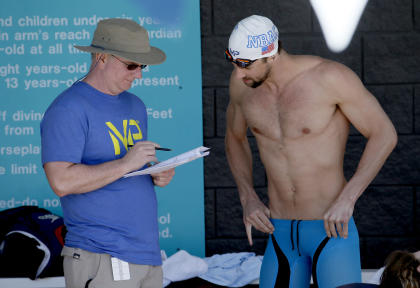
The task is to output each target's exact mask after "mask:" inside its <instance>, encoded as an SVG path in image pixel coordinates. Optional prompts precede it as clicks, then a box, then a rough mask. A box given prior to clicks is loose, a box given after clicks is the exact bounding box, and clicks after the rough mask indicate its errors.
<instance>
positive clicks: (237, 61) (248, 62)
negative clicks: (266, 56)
mask: <svg viewBox="0 0 420 288" xmlns="http://www.w3.org/2000/svg"><path fill="white" fill-rule="evenodd" d="M225 57H226V60H227V61H229V62H232V63H235V64H236V65H238V67H241V68H246V67H248V66H249V65H251V64H252V63H254V62H255V61H257V60H249V59H240V58H236V59H233V56H232V54H230V52H229V49H226V50H225Z"/></svg>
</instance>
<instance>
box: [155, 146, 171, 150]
mask: <svg viewBox="0 0 420 288" xmlns="http://www.w3.org/2000/svg"><path fill="white" fill-rule="evenodd" d="M155 150H161V151H172V149H169V148H163V147H155Z"/></svg>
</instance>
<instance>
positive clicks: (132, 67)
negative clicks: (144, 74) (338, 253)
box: [111, 54, 147, 71]
mask: <svg viewBox="0 0 420 288" xmlns="http://www.w3.org/2000/svg"><path fill="white" fill-rule="evenodd" d="M111 56H112V57H114V58H115V59H117V60H118V61H120V62H121V63H123V64H125V65H126V66H127V67H126V68H127V70H130V71H133V70H136V69H137V67H140V70H143V69H144V68H146V67H147V65H145V64H141V65H138V64H134V63H131V64H130V63H125V62H124V61H122V60H121V59H120V58H118V57H117V56H114V55H112V54H111Z"/></svg>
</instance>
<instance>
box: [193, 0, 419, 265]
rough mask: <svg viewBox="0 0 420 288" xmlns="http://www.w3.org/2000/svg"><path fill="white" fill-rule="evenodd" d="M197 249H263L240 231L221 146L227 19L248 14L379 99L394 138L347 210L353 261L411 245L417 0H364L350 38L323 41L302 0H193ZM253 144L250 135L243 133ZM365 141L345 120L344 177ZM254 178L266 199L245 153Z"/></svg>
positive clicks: (415, 195) (259, 171)
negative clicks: (201, 188) (198, 123)
mask: <svg viewBox="0 0 420 288" xmlns="http://www.w3.org/2000/svg"><path fill="white" fill-rule="evenodd" d="M200 5H201V33H202V37H201V40H202V41H201V43H202V73H203V119H204V124H203V125H204V143H205V145H206V146H207V147H211V148H212V150H211V156H210V157H207V158H206V159H205V162H204V163H205V165H204V167H205V207H206V211H205V212H206V254H207V256H211V255H213V254H216V253H229V252H239V251H254V252H256V253H257V254H263V252H264V247H265V242H266V236H265V235H264V234H262V233H258V232H255V231H254V233H253V235H254V240H255V241H254V242H255V244H254V246H253V247H250V246H249V245H248V243H247V240H246V234H245V230H244V226H243V224H242V208H241V206H240V203H239V200H238V195H237V190H236V186H235V183H234V181H233V178H232V175H231V173H230V171H229V168H228V165H227V162H226V156H225V152H224V143H223V142H224V135H225V109H226V105H227V103H228V100H229V95H228V79H229V75H230V72H231V70H232V66H231V65H230V64H228V63H226V62H225V60H224V55H223V51H224V49H225V48H226V46H227V42H228V38H229V34H230V32H231V31H232V29H233V27H234V25H235V24H236V23H237V22H238V21H239V20H241V19H242V18H245V17H247V16H250V15H252V14H258V15H263V16H267V17H269V18H270V19H271V20H272V21H273V22H274V23H275V24H276V25H277V27H278V29H279V32H280V39H281V40H282V42H283V47H284V48H285V49H286V51H288V52H289V53H292V54H314V55H319V56H322V57H325V58H329V59H334V60H336V61H339V62H341V63H343V64H345V65H347V66H349V67H350V68H351V69H353V70H354V71H355V72H356V73H357V74H358V75H359V77H360V78H361V79H362V81H363V82H364V84H365V85H366V87H367V88H368V89H369V90H370V91H371V92H372V93H373V94H374V95H375V96H376V97H377V98H378V100H379V102H380V103H381V104H382V106H383V108H384V110H385V111H386V112H387V114H388V115H389V117H390V118H391V120H392V121H393V123H394V125H395V126H396V129H397V131H398V135H399V142H398V146H397V147H396V149H395V150H394V152H393V153H392V155H391V156H390V158H389V159H388V161H387V162H386V164H385V166H384V167H383V169H382V170H381V171H380V173H379V175H378V176H377V177H376V179H375V180H374V181H373V183H372V184H371V185H370V186H369V187H368V189H367V190H366V191H365V192H364V194H363V195H362V196H361V197H360V199H359V200H358V202H357V204H356V209H355V213H354V218H355V221H356V223H357V225H358V229H359V233H360V245H361V247H360V249H361V257H362V268H377V267H380V266H382V264H383V262H384V259H385V257H386V255H388V253H389V252H390V251H392V250H395V249H420V236H419V230H420V221H419V220H420V161H419V160H420V156H419V153H420V1H419V0H370V1H369V2H368V5H367V7H366V10H365V12H364V14H363V16H362V19H361V21H360V23H359V26H358V30H357V32H356V34H355V35H354V37H353V40H352V42H351V44H350V46H349V47H348V48H347V49H346V50H345V51H344V52H342V53H340V54H335V53H332V52H330V51H329V50H328V48H327V46H326V44H325V41H324V39H323V36H322V33H321V30H320V26H319V23H318V20H317V19H316V15H315V14H314V12H313V10H312V8H311V6H310V3H309V0H293V1H287V0H258V1H255V0H230V1H225V0H201V4H200ZM249 140H250V143H251V146H252V149H253V150H254V151H255V152H256V151H257V147H256V145H255V139H253V137H252V136H251V135H250V136H249ZM364 143H365V140H364V138H363V137H362V136H360V134H358V132H357V131H356V130H354V129H352V132H351V135H350V137H349V142H348V145H347V152H346V158H345V160H346V164H345V172H346V176H347V177H348V178H349V177H351V175H352V173H353V172H354V169H355V168H356V166H357V163H358V160H359V157H360V155H361V152H362V150H363V147H364ZM254 154H255V155H254V161H255V163H254V167H255V168H254V169H255V171H254V183H255V186H256V188H257V191H258V193H259V194H260V195H261V197H262V198H263V199H264V201H266V186H267V181H266V177H265V171H264V168H263V167H262V165H261V162H260V161H259V158H258V155H257V153H254Z"/></svg>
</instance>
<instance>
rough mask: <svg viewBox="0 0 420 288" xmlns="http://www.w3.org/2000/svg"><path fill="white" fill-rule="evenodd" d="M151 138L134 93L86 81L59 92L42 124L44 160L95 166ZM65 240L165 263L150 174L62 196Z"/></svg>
mask: <svg viewBox="0 0 420 288" xmlns="http://www.w3.org/2000/svg"><path fill="white" fill-rule="evenodd" d="M146 139H147V113H146V107H145V105H144V103H143V102H142V101H141V100H140V99H139V98H138V97H137V96H135V95H134V94H131V93H129V92H126V91H125V92H122V93H121V94H119V95H116V96H112V95H108V94H104V93H102V92H100V91H98V90H96V89H95V88H93V87H91V86H90V85H89V84H87V83H85V82H78V83H76V84H74V85H73V86H71V87H70V88H69V89H67V90H65V91H64V92H63V93H61V94H60V95H59V96H58V97H57V98H56V99H55V100H54V102H53V103H52V104H51V105H50V107H49V108H48V109H47V111H46V112H45V115H44V118H43V120H42V122H41V141H42V163H43V164H45V163H47V162H52V161H66V162H72V163H81V164H86V165H95V164H100V163H104V162H107V161H112V160H116V159H119V158H122V157H123V156H124V155H125V154H126V153H127V145H129V144H133V143H135V142H137V141H145V140H146ZM60 200H61V205H62V208H63V216H64V222H65V224H66V227H67V230H68V233H67V235H66V239H65V244H66V246H69V247H77V248H81V249H85V250H88V251H92V252H95V253H107V254H110V255H112V256H114V257H117V258H119V259H122V260H125V261H127V262H130V263H135V264H145V265H161V257H160V248H159V233H158V223H157V200H156V194H155V191H154V186H153V181H152V178H151V177H150V175H145V176H136V177H129V178H121V179H119V180H117V181H115V182H113V183H110V184H108V185H106V186H104V187H102V188H100V189H97V190H95V191H91V192H88V193H83V194H70V195H67V196H64V197H61V199H60Z"/></svg>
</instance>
